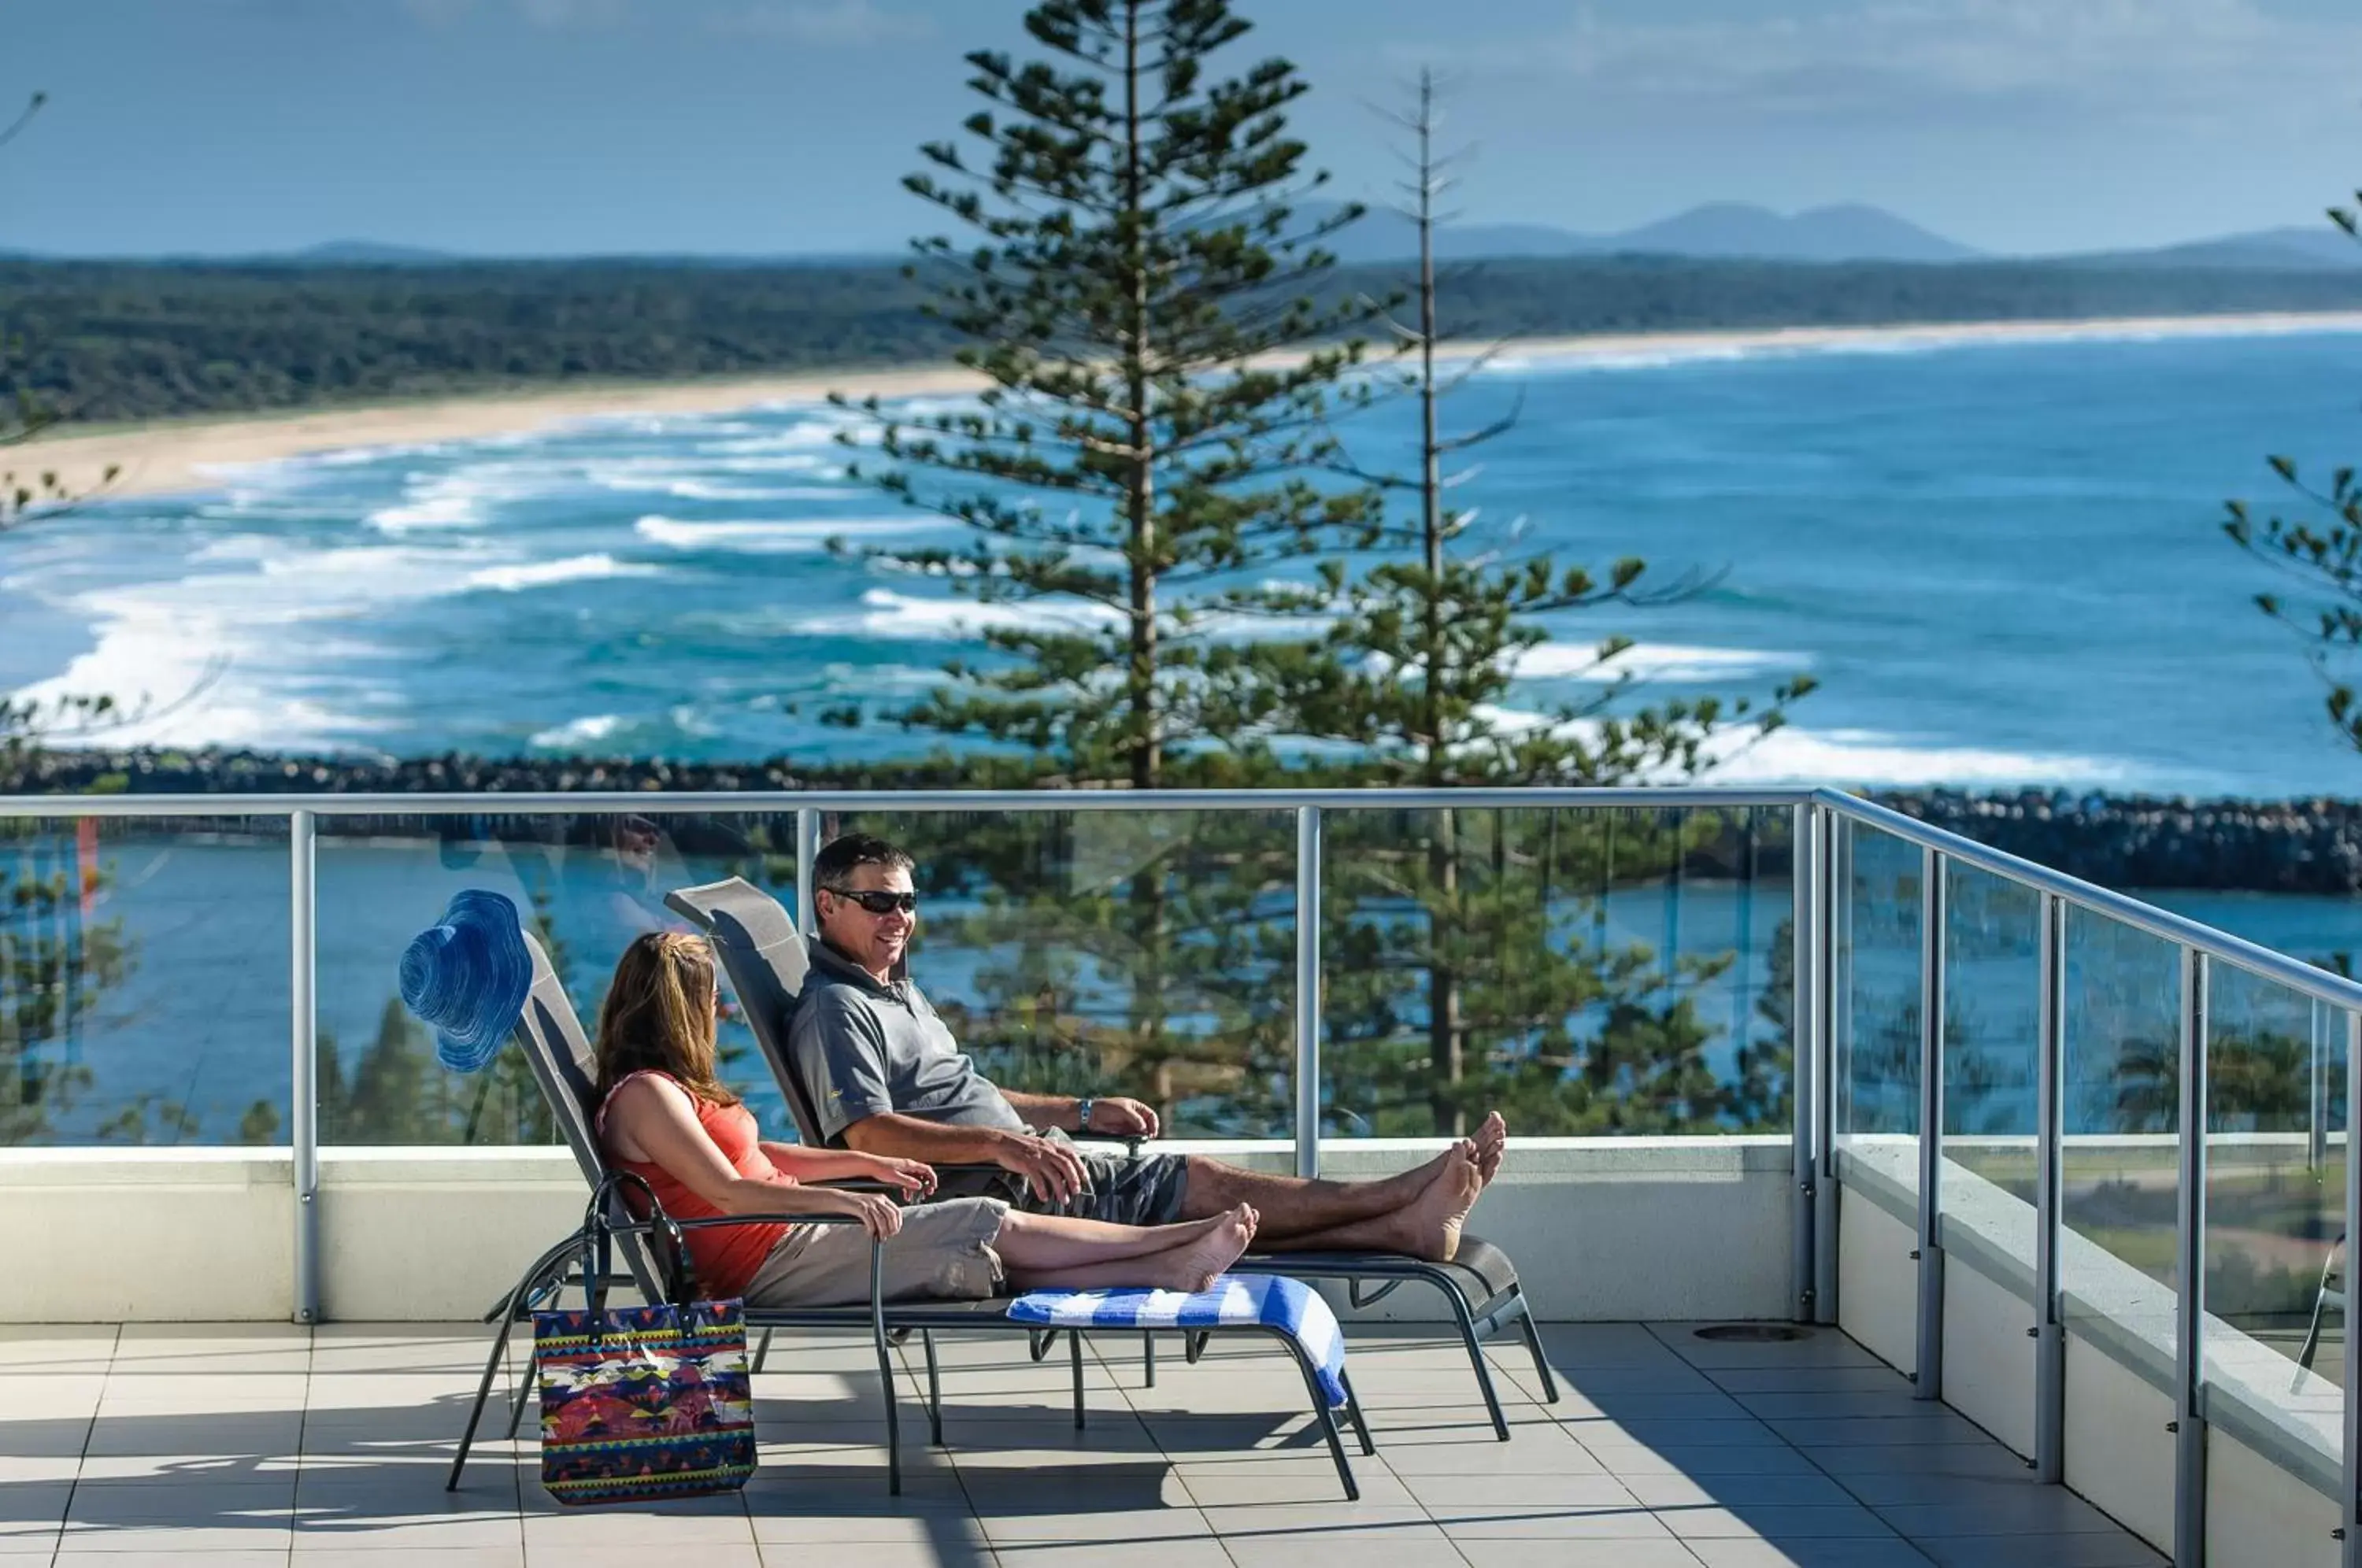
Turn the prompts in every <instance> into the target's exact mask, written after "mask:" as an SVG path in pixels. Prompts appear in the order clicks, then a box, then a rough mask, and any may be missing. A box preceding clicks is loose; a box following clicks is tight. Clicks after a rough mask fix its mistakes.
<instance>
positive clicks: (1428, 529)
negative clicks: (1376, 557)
mask: <svg viewBox="0 0 2362 1568" xmlns="http://www.w3.org/2000/svg"><path fill="white" fill-rule="evenodd" d="M1412 128H1413V131H1414V133H1415V134H1416V135H1417V137H1418V216H1417V219H1416V221H1417V224H1418V414H1419V459H1420V460H1419V497H1420V502H1421V509H1420V512H1421V515H1420V533H1421V535H1422V537H1423V542H1424V544H1425V545H1426V566H1427V580H1428V593H1427V617H1426V624H1425V625H1423V626H1422V627H1421V628H1420V643H1421V645H1422V646H1421V649H1420V653H1421V668H1422V672H1423V675H1424V679H1425V697H1426V707H1427V712H1426V714H1425V717H1424V718H1423V720H1422V722H1421V724H1420V728H1421V729H1423V730H1424V731H1425V732H1426V736H1425V744H1424V750H1425V753H1426V755H1425V756H1424V757H1423V758H1422V759H1421V760H1422V762H1423V763H1424V769H1423V770H1424V772H1425V774H1426V778H1425V780H1424V782H1426V783H1427V784H1429V785H1430V786H1433V785H1440V784H1441V783H1443V782H1444V781H1445V778H1446V777H1447V773H1448V769H1449V764H1450V761H1451V758H1450V755H1449V753H1448V752H1447V751H1446V749H1445V746H1446V741H1447V737H1446V736H1445V735H1444V734H1443V699H1442V693H1441V686H1442V675H1443V669H1444V661H1445V660H1446V659H1448V658H1449V657H1451V650H1450V647H1449V646H1448V645H1447V644H1446V642H1445V634H1446V630H1447V628H1446V627H1445V626H1444V624H1443V596H1442V593H1441V591H1440V590H1441V587H1442V582H1443V564H1444V563H1443V546H1444V514H1443V438H1442V436H1441V433H1440V414H1439V410H1438V406H1437V405H1438V403H1440V396H1439V393H1438V391H1437V387H1436V381H1435V342H1436V325H1435V194H1436V167H1435V78H1434V74H1433V73H1432V72H1428V71H1421V72H1419V73H1418V117H1417V119H1416V120H1415V121H1414V122H1413V127H1412ZM1456 819H1457V813H1456V812H1453V810H1452V809H1451V807H1449V806H1446V807H1445V808H1443V810H1442V811H1441V812H1439V813H1438V821H1437V823H1436V827H1435V832H1434V834H1432V835H1430V836H1429V839H1428V846H1427V869H1428V886H1429V889H1431V891H1432V897H1433V900H1434V905H1433V907H1432V908H1430V910H1429V914H1428V933H1429V943H1430V944H1431V951H1430V954H1429V966H1428V973H1427V997H1428V1014H1427V1017H1428V1043H1429V1049H1428V1063H1429V1066H1428V1071H1429V1095H1428V1099H1429V1107H1430V1109H1431V1110H1432V1111H1433V1113H1434V1117H1435V1130H1436V1131H1437V1132H1440V1133H1441V1134H1443V1135H1444V1136H1446V1137H1451V1138H1457V1137H1460V1136H1462V1134H1464V1133H1465V1132H1467V1130H1468V1112H1467V1109H1466V1107H1465V1106H1463V1105H1462V1103H1461V1099H1460V1086H1461V1084H1462V1082H1464V1081H1465V1080H1466V1078H1467V1076H1468V1063H1467V1041H1466V1038H1465V1036H1464V1034H1463V1032H1462V1027H1461V1021H1460V1010H1461V977H1460V975H1459V972H1458V971H1457V970H1456V969H1455V968H1454V967H1453V966H1452V965H1451V962H1450V961H1449V960H1448V959H1447V958H1446V957H1445V956H1444V952H1443V949H1444V944H1445V943H1446V942H1448V941H1450V940H1451V937H1452V935H1453V934H1454V933H1453V932H1452V931H1451V923H1452V922H1455V921H1456V919H1457V915H1458V911H1459V904H1460V899H1459V888H1460V857H1459V823H1458V821H1457V820H1456Z"/></svg>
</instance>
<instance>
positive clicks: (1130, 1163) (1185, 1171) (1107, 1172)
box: [1016, 1130, 1189, 1225]
mask: <svg viewBox="0 0 2362 1568" xmlns="http://www.w3.org/2000/svg"><path fill="white" fill-rule="evenodd" d="M1044 1136H1047V1137H1051V1138H1055V1139H1056V1140H1057V1141H1058V1142H1060V1143H1073V1140H1071V1139H1069V1138H1068V1137H1067V1136H1066V1135H1065V1133H1064V1132H1057V1131H1055V1130H1053V1131H1052V1132H1048V1133H1046V1134H1044ZM1075 1156H1076V1158H1077V1159H1079V1160H1081V1161H1082V1162H1083V1174H1084V1175H1085V1176H1088V1177H1089V1178H1090V1187H1089V1188H1088V1190H1087V1191H1085V1192H1083V1193H1082V1194H1080V1195H1079V1196H1078V1197H1076V1198H1075V1200H1074V1201H1073V1202H1071V1203H1065V1204H1048V1203H1043V1202H1042V1201H1041V1200H1040V1199H1038V1198H1035V1197H1034V1196H1033V1194H1032V1189H1030V1188H1028V1189H1027V1190H1026V1192H1025V1194H1024V1196H1023V1197H1021V1198H1018V1199H1017V1200H1016V1203H1017V1207H1018V1208H1020V1209H1024V1210H1025V1211H1026V1212H1027V1213H1029V1214H1071V1215H1073V1216H1075V1217H1076V1219H1078V1220H1106V1221H1107V1222H1108V1223H1109V1224H1110V1225H1170V1224H1172V1223H1173V1222H1174V1221H1175V1220H1178V1219H1180V1218H1181V1200H1182V1198H1184V1197H1185V1196H1187V1191H1188V1187H1189V1162H1188V1160H1187V1158H1186V1157H1184V1156H1183V1155H1180V1154H1142V1155H1140V1156H1138V1157H1137V1158H1134V1157H1133V1156H1132V1155H1131V1154H1123V1153H1120V1152H1119V1151H1116V1150H1112V1149H1109V1148H1108V1147H1106V1146H1105V1145H1104V1144H1099V1145H1092V1146H1089V1147H1085V1146H1081V1145H1076V1146H1075Z"/></svg>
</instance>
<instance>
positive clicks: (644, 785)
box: [0, 751, 2362, 894]
mask: <svg viewBox="0 0 2362 1568" xmlns="http://www.w3.org/2000/svg"><path fill="white" fill-rule="evenodd" d="M973 766H974V765H973V764H966V763H961V762H957V761H954V760H952V759H948V758H946V759H943V760H938V761H933V762H925V763H913V764H910V765H906V766H901V767H860V768H855V767H829V766H826V765H817V766H815V765H809V764H803V763H797V762H790V761H789V760H788V759H785V758H773V759H770V760H767V761H762V762H747V763H726V762H715V763H704V762H667V761H658V760H640V759H632V758H614V757H609V758H596V757H553V758H540V757H480V756H429V757H403V758H394V757H293V756H276V755H271V754H267V753H259V752H227V751H221V752H215V751H205V752H147V751H142V752H128V751H124V752H98V751H75V752H40V753H34V752H25V753H19V754H17V755H14V756H10V755H7V754H5V753H0V794H21V795H47V794H72V793H82V792H85V791H103V792H106V793H130V794H155V795H212V794H222V795H232V794H281V793H291V794H292V793H315V792H317V793H333V794H369V793H383V794H425V793H442V792H466V793H486V794H521V793H535V792H551V793H569V792H575V791H602V790H616V791H626V792H635V793H636V792H644V791H658V790H662V791H681V792H688V793H703V792H708V791H717V790H756V791H759V790H780V791H797V790H814V789H839V790H888V789H896V788H901V789H917V788H929V789H943V788H946V787H956V786H957V785H959V784H960V783H962V782H963V781H968V780H972V778H973ZM1007 781H1008V782H1011V783H1014V782H1018V779H1016V778H1010V779H1009V780H1007ZM1037 782H1041V783H1043V784H1045V785H1048V786H1054V784H1055V783H1056V780H1037ZM1870 798H1871V799H1872V800H1875V801H1878V802H1879V803H1881V804H1882V805H1885V806H1888V807H1890V808H1892V809H1893V810H1895V811H1898V812H1903V813H1904V814H1905V815H1907V816H1911V817H1915V818H1917V819H1919V820H1920V821H1923V822H1926V823H1929V824H1931V825H1933V826H1936V827H1941V828H1945V829H1948V830H1949V831H1951V832H1954V833H1958V834H1961V835H1963V836H1965V837H1968V838H1972V839H1975V840H1977V841H1978V842H1980V843H1982V844H1987V845H1992V847H1994V848H1996V849H2000V850H2003V851H2005V852H2007V853H2009V854H2012V855H2016V856H2023V857H2024V858H2025V859H2027V860H2032V861H2035V862H2037V863H2038V864H2041V865H2044V866H2048V867H2054V868H2056V869H2058V870H2060V871H2064V872H2066V873H2068V874H2069V875H2070V876H2074V877H2080V878H2083V879H2085V880H2086V881H2091V882H2096V883H2099V884H2100V885H2102V886H2103V887H2113V888H2148V889H2192V890H2217V891H2221V890H2241V891H2252V892H2271V893H2312V894H2341V893H2353V892H2356V891H2362V801H2340V800H2327V799H2316V800H2302V801H2190V800H2166V799H2154V798H2148V797H2142V796H2119V795H2099V794H2089V793H2070V792H2066V791H2058V790H2019V791H2015V792H2005V793H1970V792H1968V791H1962V790H1898V791H1887V792H1880V793H1875V794H1872V795H1871V797H1870ZM1762 869H1764V870H1767V871H1768V870H1770V869H1771V867H1769V866H1765V867H1762Z"/></svg>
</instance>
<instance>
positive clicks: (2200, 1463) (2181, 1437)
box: [2173, 946, 2207, 1568]
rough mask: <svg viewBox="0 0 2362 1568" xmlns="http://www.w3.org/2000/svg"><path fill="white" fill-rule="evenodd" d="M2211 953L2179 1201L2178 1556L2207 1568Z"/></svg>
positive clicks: (2189, 1566)
mask: <svg viewBox="0 0 2362 1568" xmlns="http://www.w3.org/2000/svg"><path fill="white" fill-rule="evenodd" d="M2206 978H2207V977H2206V955H2204V954H2203V953H2201V952H2199V951H2198V950H2197V949H2195V948H2193V947H2188V946H2185V947H2183V948H2182V949H2181V1091H2180V1141H2181V1172H2180V1181H2181V1187H2180V1194H2179V1197H2180V1202H2179V1203H2178V1204H2177V1205H2176V1206H2175V1209H2176V1212H2175V1220H2174V1231H2175V1234H2174V1242H2175V1246H2174V1287H2175V1295H2176V1297H2177V1300H2176V1303H2175V1310H2174V1324H2173V1433H2174V1446H2173V1561H2174V1564H2175V1568H2205V1562H2206V1423H2205V1422H2204V1420H2202V1419H2201V1418H2200V1416H2199V1413H2198V1380H2199V1377H2200V1376H2201V1375H2202V1373H2203V1371H2204V1368H2205V1360H2204V1357H2205V1349H2206V1339H2205V1324H2206Z"/></svg>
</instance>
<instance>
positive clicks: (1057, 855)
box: [789, 810, 1296, 1138]
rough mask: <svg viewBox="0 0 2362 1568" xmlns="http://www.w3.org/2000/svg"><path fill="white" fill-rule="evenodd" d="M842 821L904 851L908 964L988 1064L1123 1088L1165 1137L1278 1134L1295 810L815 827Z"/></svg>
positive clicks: (909, 820) (1077, 1085)
mask: <svg viewBox="0 0 2362 1568" xmlns="http://www.w3.org/2000/svg"><path fill="white" fill-rule="evenodd" d="M856 828H858V829H860V830H862V831H865V832H870V833H877V834H883V835H884V836H886V837H888V838H889V839H892V840H893V841H894V842H896V843H898V844H900V845H902V846H903V847H904V848H906V849H908V850H909V851H910V852H911V855H912V856H915V857H916V858H917V861H918V869H917V872H916V875H915V878H914V880H915V884H916V886H917V888H918V889H919V893H920V898H921V901H922V907H921V919H920V925H919V938H918V941H917V943H916V944H915V946H914V948H913V953H912V958H911V971H912V975H913V977H915V978H916V979H917V980H918V981H919V982H920V984H921V986H922V988H924V989H925V991H926V994H927V996H928V998H929V999H930V1000H931V1001H933V1003H934V1005H935V1007H936V1009H937V1010H939V1011H940V1012H941V1013H942V1014H943V1015H944V1020H945V1021H946V1022H948V1023H949V1024H950V1025H951V1027H952V1030H953V1032H954V1033H955V1034H956V1035H957V1036H958V1038H959V1041H960V1043H961V1044H962V1045H963V1046H964V1047H965V1048H966V1049H967V1050H968V1051H969V1052H970V1053H971V1054H973V1055H975V1056H976V1058H977V1065H978V1066H979V1067H980V1068H981V1070H982V1071H983V1072H984V1073H985V1074H986V1076H988V1077H990V1078H992V1079H993V1080H994V1081H995V1082H997V1083H999V1084H1000V1085H1001V1086H1002V1087H1004V1088H1015V1089H1024V1090H1029V1091H1032V1092H1034V1093H1041V1094H1062V1095H1084V1094H1088V1095H1109V1094H1124V1095H1131V1096H1135V1097H1137V1098H1138V1099H1143V1100H1145V1101H1147V1102H1148V1103H1149V1104H1151V1105H1153V1106H1154V1107H1156V1109H1157V1111H1158V1114H1159V1115H1160V1116H1161V1117H1162V1119H1163V1121H1164V1126H1165V1128H1166V1129H1167V1131H1168V1132H1171V1133H1173V1134H1174V1135H1176V1136H1182V1137H1193V1136H1194V1137H1231V1138H1266V1137H1285V1136H1287V1135H1288V1133H1289V1132H1290V1130H1291V1128H1292V1127H1293V1124H1294V1113H1293V1109H1292V1108H1293V1104H1294V1098H1293V1097H1294V1088H1293V1087H1292V1086H1293V1083H1294V1067H1295V1061H1296V1044H1295V1042H1296V1033H1295V1005H1296V991H1295V985H1296V980H1295V975H1296V817H1295V813H1294V812H1285V811H1277V812H1273V811H1232V812H1175V811H1156V812H1152V811H1129V810H1126V811H1099V812H1000V813H986V812H937V813H925V814H922V813H916V812H911V813H877V814H872V815H867V816H863V817H861V818H858V819H855V818H852V817H845V818H842V819H840V818H838V817H836V816H834V815H833V814H832V815H831V816H829V817H828V818H826V819H825V820H824V822H823V823H822V839H823V841H825V840H826V839H828V838H830V837H833V836H834V835H835V834H839V833H844V832H850V831H853V830H855V829H856ZM789 843H790V845H792V839H790V840H789ZM789 869H790V879H792V867H790V868H789Z"/></svg>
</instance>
